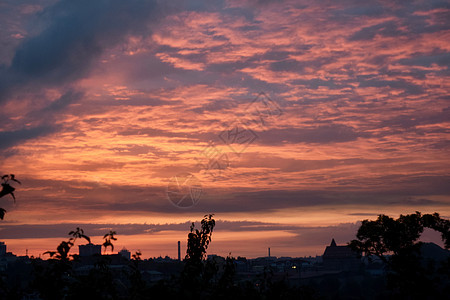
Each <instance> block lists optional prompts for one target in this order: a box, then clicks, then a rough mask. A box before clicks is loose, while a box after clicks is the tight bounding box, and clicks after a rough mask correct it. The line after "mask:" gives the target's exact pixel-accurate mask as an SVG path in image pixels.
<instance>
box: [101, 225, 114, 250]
mask: <svg viewBox="0 0 450 300" xmlns="http://www.w3.org/2000/svg"><path fill="white" fill-rule="evenodd" d="M115 234H117V233H116V232H115V231H112V230H111V231H110V232H109V233H107V234H105V235H104V236H103V239H104V240H105V241H104V242H103V247H105V252H106V249H107V248H108V247H111V251H114V245H113V243H112V242H111V240H113V241H117V238H116V237H114V235H115Z"/></svg>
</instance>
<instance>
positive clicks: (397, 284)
mask: <svg viewBox="0 0 450 300" xmlns="http://www.w3.org/2000/svg"><path fill="white" fill-rule="evenodd" d="M214 226H215V221H214V219H213V218H212V215H207V216H205V217H204V219H203V220H202V221H201V226H200V228H199V229H196V228H195V224H194V223H192V225H191V228H190V232H189V234H188V240H187V251H186V257H185V259H184V260H183V261H182V262H179V261H175V260H167V261H165V262H163V263H158V262H156V261H152V260H149V261H143V260H141V258H140V253H139V252H137V253H135V254H134V255H133V257H132V259H131V260H127V259H125V258H123V257H121V256H120V255H97V256H91V257H88V258H86V257H79V256H77V255H71V254H70V250H71V248H72V247H73V246H74V245H75V242H76V240H77V239H86V240H87V241H90V239H89V237H88V236H86V235H84V232H83V230H81V229H79V228H77V230H76V231H72V232H70V233H69V235H70V238H69V240H68V241H63V242H61V244H60V245H59V246H58V247H57V249H56V251H48V252H46V254H48V255H50V256H51V259H48V260H41V259H36V258H31V259H28V258H23V259H17V260H16V261H15V262H12V263H10V264H9V265H8V267H7V269H6V270H3V271H2V272H1V274H0V275H1V277H0V298H1V299H58V300H60V299H85V300H88V299H186V300H188V299H197V300H200V299H446V298H447V297H448V295H450V259H449V258H448V257H447V258H445V259H442V260H440V261H439V262H437V261H436V260H428V259H424V257H422V254H421V251H420V249H421V247H420V245H421V244H420V243H414V241H416V240H417V238H418V236H420V234H418V233H421V230H423V227H424V226H425V227H435V228H438V229H439V230H438V231H440V232H441V233H442V234H443V237H445V238H443V239H444V240H445V242H446V246H448V244H449V239H448V238H449V237H450V236H449V227H450V222H448V221H447V220H443V219H441V218H440V217H439V215H437V214H435V215H424V216H422V215H420V213H416V214H413V215H408V216H406V218H405V216H401V218H399V219H398V220H394V219H390V218H386V217H385V216H380V217H379V219H378V220H377V221H370V222H369V221H364V222H363V223H362V225H361V228H360V230H359V231H358V235H357V238H358V240H354V241H352V242H351V243H350V246H351V247H352V248H354V249H355V250H359V252H361V253H362V252H364V253H366V254H371V256H374V257H378V258H379V259H378V263H381V264H382V265H383V268H382V269H383V272H382V273H377V274H374V273H371V272H369V271H370V270H369V269H370V266H371V265H369V267H366V266H364V265H362V266H361V268H360V270H359V271H355V272H351V273H350V272H341V273H335V274H323V275H322V276H316V277H312V278H299V277H297V278H295V277H292V276H291V277H289V276H288V274H280V273H279V272H278V273H277V272H275V270H274V269H272V268H271V266H270V265H267V266H266V267H265V268H264V270H263V271H262V272H261V273H260V274H252V275H249V274H245V276H243V274H242V273H239V272H236V263H235V260H234V259H233V258H232V257H227V258H226V259H225V261H223V262H222V263H217V262H216V261H215V260H213V259H205V258H206V250H207V248H208V245H209V243H210V242H211V236H212V232H213V229H214ZM394 229H395V230H397V232H395V230H394ZM114 235H115V232H113V231H111V232H110V233H108V234H106V235H105V236H104V239H105V242H104V243H103V246H104V247H105V249H106V248H107V247H111V248H112V249H113V247H114V245H113V241H115V240H116V238H115V236H114ZM151 270H159V271H162V272H160V273H158V272H156V273H158V274H161V273H164V274H166V275H167V276H165V277H164V278H160V279H158V280H155V277H154V276H153V275H154V273H152V272H151ZM152 274H153V275H152ZM372 274H373V275H372ZM293 278H294V280H293Z"/></svg>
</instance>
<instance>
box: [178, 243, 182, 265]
mask: <svg viewBox="0 0 450 300" xmlns="http://www.w3.org/2000/svg"><path fill="white" fill-rule="evenodd" d="M178 261H181V246H180V241H178Z"/></svg>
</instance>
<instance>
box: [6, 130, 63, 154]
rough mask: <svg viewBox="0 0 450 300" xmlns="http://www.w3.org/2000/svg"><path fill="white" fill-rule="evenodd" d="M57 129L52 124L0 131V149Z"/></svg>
mask: <svg viewBox="0 0 450 300" xmlns="http://www.w3.org/2000/svg"><path fill="white" fill-rule="evenodd" d="M56 130H57V127H54V126H47V125H43V126H38V127H33V128H24V129H18V130H13V131H0V150H4V149H7V148H9V147H12V146H15V145H16V144H18V143H21V142H24V141H26V140H30V139H35V138H38V137H41V136H45V135H47V134H50V133H53V132H55V131H56Z"/></svg>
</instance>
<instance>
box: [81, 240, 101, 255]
mask: <svg viewBox="0 0 450 300" xmlns="http://www.w3.org/2000/svg"><path fill="white" fill-rule="evenodd" d="M78 251H79V254H80V256H92V255H95V254H99V255H101V254H102V245H94V244H92V243H89V244H86V245H79V246H78Z"/></svg>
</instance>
